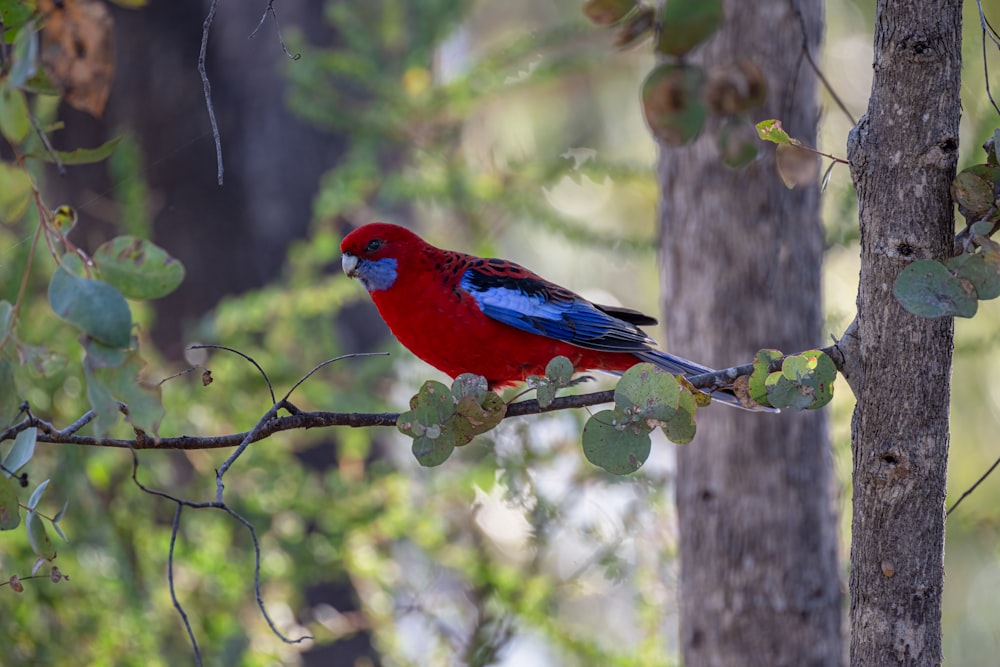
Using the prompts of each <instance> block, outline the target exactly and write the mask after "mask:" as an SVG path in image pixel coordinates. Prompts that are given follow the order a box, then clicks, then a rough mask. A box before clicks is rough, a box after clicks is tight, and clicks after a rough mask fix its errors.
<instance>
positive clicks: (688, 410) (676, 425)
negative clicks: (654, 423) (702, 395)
mask: <svg viewBox="0 0 1000 667" xmlns="http://www.w3.org/2000/svg"><path fill="white" fill-rule="evenodd" d="M697 411H698V402H697V401H696V400H695V396H694V394H692V393H691V392H690V391H689V390H688V389H686V388H685V389H684V390H683V391H681V395H680V400H679V401H678V405H677V411H676V412H674V416H673V417H671V418H670V420H669V421H667V423H666V424H664V425H663V426H662V427H661V428H662V430H663V433H664V435H666V436H667V439H668V440H670V442H675V443H677V444H678V445H686V444H688V443H689V442H691V441H692V440H694V436H695V432H696V430H697V427H696V426H695V423H694V415H695V413H696V412H697Z"/></svg>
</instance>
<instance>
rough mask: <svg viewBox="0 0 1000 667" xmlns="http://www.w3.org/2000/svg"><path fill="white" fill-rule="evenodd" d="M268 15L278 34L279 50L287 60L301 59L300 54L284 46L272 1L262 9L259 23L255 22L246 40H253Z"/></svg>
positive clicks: (268, 1)
mask: <svg viewBox="0 0 1000 667" xmlns="http://www.w3.org/2000/svg"><path fill="white" fill-rule="evenodd" d="M268 14H270V15H271V18H273V19H274V29H275V32H277V33H278V43H279V44H281V50H282V51H284V52H285V55H286V56H288V59H289V60H298V59H299V58H301V57H302V54H301V53H291V52H290V51H289V50H288V47H287V46H285V38H284V37H282V36H281V24H280V23H278V14H277V12H275V11H274V0H267V7H265V8H264V13H263V14H261V15H260V21H258V22H257V27H256V28H254V29H253V32H251V33H250V35H249V36H248V37H247V39H253V38H254V37H255V36H256V35H257V33H258V32H260V29H261V28H262V27H263V26H264V21H266V20H267V15H268Z"/></svg>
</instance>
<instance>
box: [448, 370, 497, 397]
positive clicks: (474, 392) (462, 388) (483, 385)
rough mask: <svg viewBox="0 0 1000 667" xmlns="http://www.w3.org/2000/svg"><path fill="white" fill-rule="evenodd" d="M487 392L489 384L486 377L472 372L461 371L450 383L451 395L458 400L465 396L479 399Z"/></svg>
mask: <svg viewBox="0 0 1000 667" xmlns="http://www.w3.org/2000/svg"><path fill="white" fill-rule="evenodd" d="M487 392H489V385H488V383H487V382H486V378H484V377H483V376H481V375H476V374H474V373H462V374H461V375H459V376H458V377H457V378H455V381H454V382H452V383H451V397H452V398H453V399H454V400H455V401H456V402H458V401H460V400H461V399H463V398H465V397H467V396H468V397H472V398H475V399H477V400H478V399H480V398H482V397H483V396H485V395H486V393H487Z"/></svg>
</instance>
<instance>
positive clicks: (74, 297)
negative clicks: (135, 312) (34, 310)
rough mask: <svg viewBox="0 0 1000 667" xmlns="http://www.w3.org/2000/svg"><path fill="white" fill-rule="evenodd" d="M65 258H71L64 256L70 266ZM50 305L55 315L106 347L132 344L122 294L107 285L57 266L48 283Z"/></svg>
mask: <svg viewBox="0 0 1000 667" xmlns="http://www.w3.org/2000/svg"><path fill="white" fill-rule="evenodd" d="M67 257H73V256H72V255H66V256H64V257H63V261H64V263H67V264H70V261H69V260H68V259H67ZM74 259H75V258H74ZM76 263H77V264H78V263H79V260H77V261H76ZM49 305H51V306H52V310H53V311H54V312H55V314H56V315H58V316H59V317H61V318H62V319H64V320H66V321H67V322H69V323H70V324H72V325H73V326H75V327H77V328H78V329H80V330H81V331H83V332H84V333H86V334H87V335H89V336H91V337H92V338H96V339H97V340H98V341H100V342H102V343H104V344H105V345H110V346H111V347H119V348H124V347H128V346H129V344H130V343H131V337H132V313H131V311H129V308H128V303H126V302H125V297H123V296H122V294H121V292H119V291H118V290H116V289H115V288H114V287H112V286H111V285H108V284H107V283H104V282H101V281H99V280H90V279H89V278H81V277H80V276H76V275H73V274H72V273H70V272H69V271H67V270H66V269H65V268H64V267H63V266H60V267H59V268H58V269H56V272H55V274H54V275H53V276H52V280H51V281H50V282H49Z"/></svg>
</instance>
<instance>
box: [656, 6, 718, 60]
mask: <svg viewBox="0 0 1000 667" xmlns="http://www.w3.org/2000/svg"><path fill="white" fill-rule="evenodd" d="M721 24H722V0H668V2H667V4H666V7H664V8H663V11H662V27H661V30H660V39H659V41H658V42H657V44H656V50H657V51H659V52H660V53H665V54H667V55H671V56H678V57H679V56H683V55H685V54H686V53H687V52H688V51H690V50H691V49H693V48H694V47H696V46H698V44H700V43H701V42H703V41H704V40H706V39H707V38H708V37H709V36H711V35H712V33H714V32H715V31H716V30H718V29H719V26H720V25H721Z"/></svg>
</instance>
